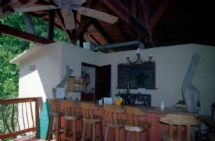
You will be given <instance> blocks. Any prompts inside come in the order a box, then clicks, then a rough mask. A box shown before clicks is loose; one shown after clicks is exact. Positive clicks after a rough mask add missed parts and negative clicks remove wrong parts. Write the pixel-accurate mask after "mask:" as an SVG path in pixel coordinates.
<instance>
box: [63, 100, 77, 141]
mask: <svg viewBox="0 0 215 141" xmlns="http://www.w3.org/2000/svg"><path fill="white" fill-rule="evenodd" d="M62 106H63V108H64V114H65V115H64V141H67V140H70V141H76V139H77V138H76V137H77V136H76V134H77V129H76V128H77V127H76V125H77V122H78V120H81V114H78V113H77V112H76V111H75V108H76V103H75V102H73V101H71V100H65V101H63V103H62ZM70 121H71V122H72V129H71V130H72V135H71V136H70V135H69V131H70V129H69V128H68V125H69V122H70Z"/></svg>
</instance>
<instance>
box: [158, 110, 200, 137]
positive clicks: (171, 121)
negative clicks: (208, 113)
mask: <svg viewBox="0 0 215 141" xmlns="http://www.w3.org/2000/svg"><path fill="white" fill-rule="evenodd" d="M160 121H161V122H162V123H165V124H167V125H168V131H167V132H166V133H164V135H163V136H162V138H163V141H191V134H190V130H191V126H192V125H198V124H199V123H200V121H199V120H198V119H197V118H196V117H195V116H193V115H190V114H167V115H165V116H164V117H161V118H160ZM184 131H186V132H184Z"/></svg>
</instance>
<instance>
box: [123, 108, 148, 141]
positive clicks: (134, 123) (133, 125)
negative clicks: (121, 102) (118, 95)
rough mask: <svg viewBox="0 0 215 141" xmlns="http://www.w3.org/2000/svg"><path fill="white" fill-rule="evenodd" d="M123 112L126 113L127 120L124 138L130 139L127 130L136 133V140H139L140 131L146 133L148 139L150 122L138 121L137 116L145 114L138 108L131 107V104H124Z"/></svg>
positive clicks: (128, 140)
mask: <svg viewBox="0 0 215 141" xmlns="http://www.w3.org/2000/svg"><path fill="white" fill-rule="evenodd" d="M125 112H126V115H127V122H126V125H125V131H126V140H127V141H130V139H129V134H128V133H129V132H132V133H135V134H136V141H139V140H140V134H141V133H143V132H144V133H145V132H146V133H147V140H150V139H149V129H150V127H151V124H150V123H149V122H147V121H140V120H139V117H140V116H141V117H143V116H145V115H146V114H145V113H144V112H142V111H141V110H140V109H139V108H136V107H131V106H125Z"/></svg>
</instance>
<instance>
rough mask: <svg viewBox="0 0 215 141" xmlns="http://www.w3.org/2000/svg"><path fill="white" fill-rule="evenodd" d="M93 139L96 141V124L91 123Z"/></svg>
mask: <svg viewBox="0 0 215 141" xmlns="http://www.w3.org/2000/svg"><path fill="white" fill-rule="evenodd" d="M93 141H96V124H93Z"/></svg>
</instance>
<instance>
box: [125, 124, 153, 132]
mask: <svg viewBox="0 0 215 141" xmlns="http://www.w3.org/2000/svg"><path fill="white" fill-rule="evenodd" d="M150 127H151V124H150V123H148V122H143V123H140V124H139V126H133V125H125V130H127V131H130V132H144V131H148V130H149V128H150Z"/></svg>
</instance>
